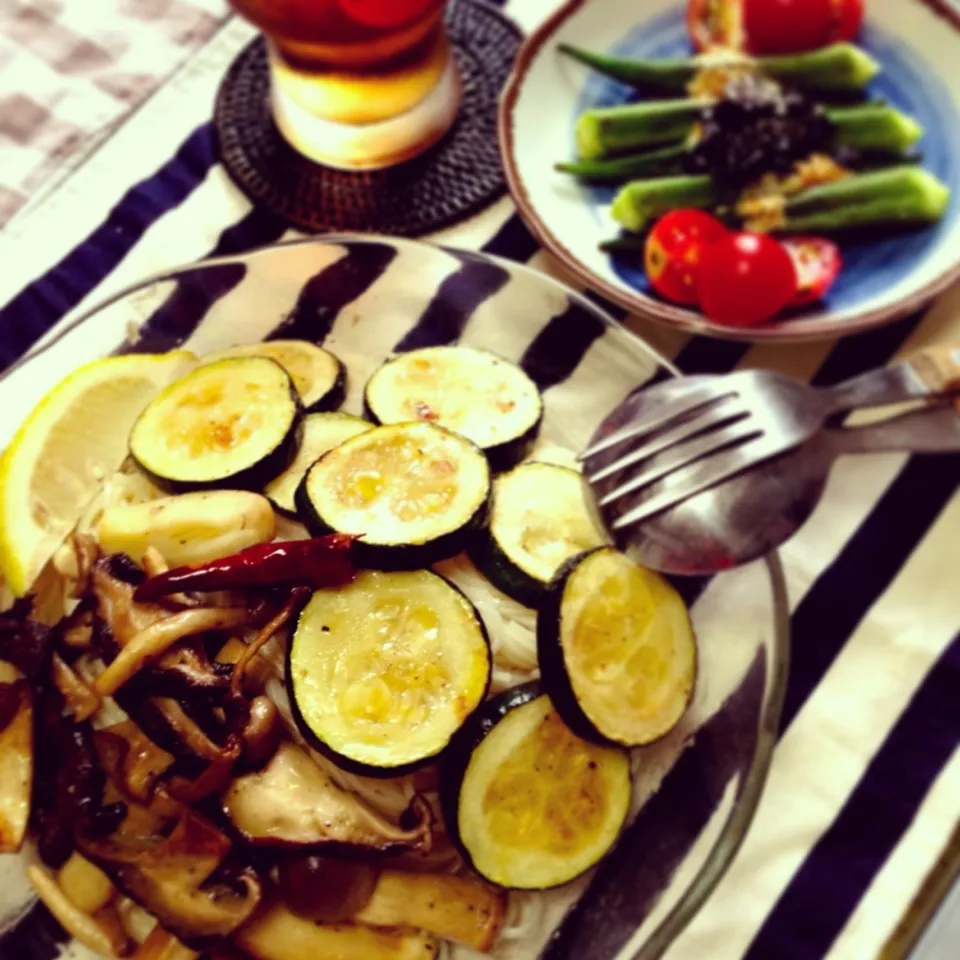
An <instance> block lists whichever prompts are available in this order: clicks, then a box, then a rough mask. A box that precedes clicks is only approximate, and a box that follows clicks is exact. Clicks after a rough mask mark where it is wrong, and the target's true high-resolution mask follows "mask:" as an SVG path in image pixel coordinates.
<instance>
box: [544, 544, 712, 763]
mask: <svg viewBox="0 0 960 960" xmlns="http://www.w3.org/2000/svg"><path fill="white" fill-rule="evenodd" d="M537 655H538V658H539V661H540V671H541V676H542V678H543V685H544V689H546V690H547V691H548V693H549V694H550V698H551V699H552V700H553V702H554V704H556V707H557V710H558V711H559V713H560V715H561V716H562V717H563V718H564V720H565V721H566V722H567V724H568V725H569V726H570V727H571V729H573V730H575V731H576V732H577V733H578V734H580V736H583V737H587V738H590V739H594V740H601V741H608V742H615V743H618V744H622V745H624V746H639V745H642V744H646V743H650V742H652V741H654V740H656V739H658V738H659V737H662V736H663V735H664V734H666V733H668V732H669V731H670V730H671V729H672V728H673V727H674V726H676V724H677V723H679V721H680V719H681V717H682V716H683V714H684V712H685V711H686V709H687V706H688V705H689V703H690V698H691V697H692V695H693V687H694V681H695V678H696V670H697V649H696V641H695V639H694V635H693V628H692V627H691V624H690V617H689V614H688V613H687V608H686V606H685V605H684V602H683V600H682V599H681V597H680V595H679V594H678V593H677V592H676V590H674V589H673V587H671V586H670V584H668V583H667V582H666V580H664V579H663V578H662V577H660V576H659V575H658V574H656V573H654V572H653V571H651V570H646V569H644V568H643V567H640V566H638V565H637V564H635V563H634V562H633V561H632V560H630V559H629V558H628V557H626V556H624V555H623V554H622V553H619V552H618V551H616V550H614V549H612V548H610V547H603V548H601V549H599V550H594V551H592V552H589V553H585V554H582V555H581V556H579V557H575V558H573V559H572V560H570V561H568V563H567V564H565V565H564V567H563V568H562V569H561V571H560V572H559V573H558V575H557V577H556V579H555V580H554V582H553V583H552V584H551V586H550V592H549V597H548V599H547V602H546V603H545V604H544V606H543V607H542V608H541V611H540V616H539V617H538V620H537Z"/></svg>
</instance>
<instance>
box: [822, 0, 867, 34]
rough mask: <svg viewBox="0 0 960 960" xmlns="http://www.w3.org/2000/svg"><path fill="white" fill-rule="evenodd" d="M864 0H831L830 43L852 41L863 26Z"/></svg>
mask: <svg viewBox="0 0 960 960" xmlns="http://www.w3.org/2000/svg"><path fill="white" fill-rule="evenodd" d="M864 13H865V10H864V0H833V32H832V34H831V36H830V42H831V43H844V42H849V41H850V40H853V39H854V38H855V37H856V36H857V34H858V33H859V32H860V28H861V27H862V26H863V15H864Z"/></svg>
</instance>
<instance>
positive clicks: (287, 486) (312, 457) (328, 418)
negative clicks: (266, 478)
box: [263, 413, 373, 518]
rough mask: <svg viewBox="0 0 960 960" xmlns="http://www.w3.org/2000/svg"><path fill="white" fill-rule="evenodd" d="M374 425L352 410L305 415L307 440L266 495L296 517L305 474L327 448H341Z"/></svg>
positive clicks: (267, 487) (304, 425)
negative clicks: (298, 490) (299, 489)
mask: <svg viewBox="0 0 960 960" xmlns="http://www.w3.org/2000/svg"><path fill="white" fill-rule="evenodd" d="M372 429H373V424H372V423H369V422H368V421H367V420H361V419H360V417H355V416H353V415H352V414H350V413H311V414H308V415H307V416H306V417H304V418H303V440H302V441H301V443H300V452H299V453H298V454H297V456H296V457H295V458H294V461H293V463H291V464H290V466H289V467H287V469H286V470H284V471H283V473H281V474H280V476H279V477H277V478H276V480H271V481H270V483H268V484H267V485H266V487H264V490H263V492H264V494H265V495H266V496H267V498H268V499H269V500H270V502H271V503H272V504H273V505H274V506H275V507H276V508H277V510H279V511H280V513H282V514H284V515H285V516H288V517H292V518H296V514H297V508H296V505H295V503H294V497H295V496H296V493H297V487H299V486H300V481H301V480H303V475H304V474H305V473H306V472H307V471H308V470H309V469H310V467H311V466H312V465H313V464H314V463H316V462H317V461H318V460H319V459H320V458H321V457H322V456H323V455H324V454H325V453H327V451H329V450H332V449H333V448H334V447H339V446H340V444H341V443H343V442H344V440H349V439H350V438H351V437H357V436H359V435H360V434H361V433H366V432H367V430H372Z"/></svg>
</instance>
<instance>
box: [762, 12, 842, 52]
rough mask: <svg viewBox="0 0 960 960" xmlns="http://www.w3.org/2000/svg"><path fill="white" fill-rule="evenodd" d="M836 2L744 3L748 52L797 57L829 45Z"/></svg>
mask: <svg viewBox="0 0 960 960" xmlns="http://www.w3.org/2000/svg"><path fill="white" fill-rule="evenodd" d="M834 2H835V0H743V27H744V31H745V32H746V36H747V49H748V50H749V51H750V52H751V53H756V54H767V53H770V54H777V53H799V52H800V51H802V50H815V49H816V48H817V47H822V46H824V45H825V44H826V43H828V42H829V40H830V36H831V32H832V30H833V25H834Z"/></svg>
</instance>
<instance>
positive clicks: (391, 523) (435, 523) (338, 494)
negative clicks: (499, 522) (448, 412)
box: [295, 423, 490, 570]
mask: <svg viewBox="0 0 960 960" xmlns="http://www.w3.org/2000/svg"><path fill="white" fill-rule="evenodd" d="M489 497H490V467H489V465H488V463H487V460H486V458H485V457H484V455H483V453H482V452H481V451H480V450H479V449H477V447H475V446H474V445H473V444H472V443H470V441H469V440H465V439H464V438H463V437H459V436H457V435H456V434H454V433H451V432H450V431H449V430H444V429H443V428H442V427H437V426H435V425H434V424H432V423H401V424H397V425H395V426H391V427H377V428H376V429H374V430H370V431H368V432H367V433H363V434H361V435H360V436H358V437H354V438H353V439H352V440H347V441H346V442H345V443H342V444H340V446H339V447H335V448H334V449H333V450H331V451H330V452H329V453H327V454H325V455H324V456H323V457H321V458H320V460H318V461H317V462H316V463H315V464H314V465H313V466H312V467H311V468H310V469H309V470H308V471H307V473H306V476H304V478H303V481H302V482H301V484H300V486H299V487H298V488H297V494H296V498H295V499H296V505H297V514H298V516H299V517H300V519H301V520H302V521H303V522H304V523H305V524H306V525H307V527H308V528H309V529H310V530H311V531H312V532H313V533H314V534H316V535H318V536H319V535H322V534H324V533H330V532H334V533H350V534H355V535H358V536H360V537H361V538H362V539H360V540H358V541H357V542H356V544H355V545H354V560H355V562H356V563H357V564H358V565H360V566H368V567H375V568H380V569H385V570H390V569H414V568H417V567H424V566H429V565H430V564H431V563H435V562H436V561H438V560H442V559H444V558H445V557H450V556H453V555H454V554H455V553H460V552H461V551H462V550H464V549H466V547H467V546H468V545H469V544H470V543H471V542H472V538H473V535H474V533H475V531H476V530H477V528H478V527H479V526H480V525H482V523H483V522H484V521H485V520H486V515H487V501H488V500H489Z"/></svg>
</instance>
